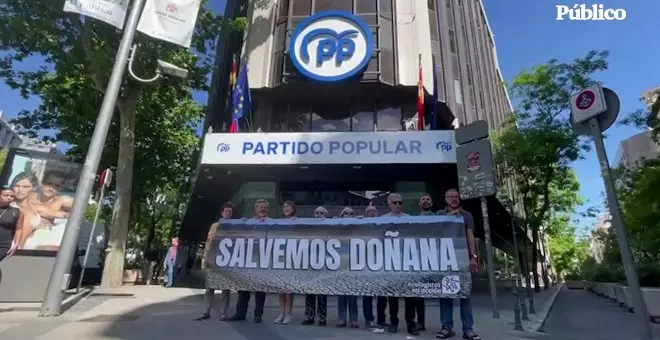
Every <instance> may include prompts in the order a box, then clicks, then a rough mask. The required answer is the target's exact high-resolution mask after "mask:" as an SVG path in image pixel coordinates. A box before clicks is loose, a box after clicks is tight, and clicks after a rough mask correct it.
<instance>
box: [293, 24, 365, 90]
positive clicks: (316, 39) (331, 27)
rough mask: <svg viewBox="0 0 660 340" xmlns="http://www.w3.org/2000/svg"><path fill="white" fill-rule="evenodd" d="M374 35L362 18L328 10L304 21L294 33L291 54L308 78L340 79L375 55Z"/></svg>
mask: <svg viewBox="0 0 660 340" xmlns="http://www.w3.org/2000/svg"><path fill="white" fill-rule="evenodd" d="M373 49H374V43H373V35H372V32H371V29H370V28H369V26H368V25H367V24H366V23H365V22H364V21H363V20H362V19H360V18H359V17H356V16H354V15H352V14H350V13H348V12H343V11H324V12H319V13H316V14H315V15H312V16H311V17H308V18H307V19H305V20H303V21H302V22H301V23H300V24H299V25H298V26H297V27H296V29H295V31H294V32H293V35H292V36H291V43H290V44H289V56H290V58H291V61H292V63H293V65H294V66H295V67H296V69H297V70H298V72H300V73H301V74H302V75H304V76H305V77H307V78H309V79H311V80H316V81H318V82H325V83H327V82H338V81H341V80H344V79H347V78H351V77H353V76H354V75H356V74H357V73H359V72H361V71H362V70H364V69H365V67H366V66H367V64H368V63H369V60H370V59H371V56H372V54H373Z"/></svg>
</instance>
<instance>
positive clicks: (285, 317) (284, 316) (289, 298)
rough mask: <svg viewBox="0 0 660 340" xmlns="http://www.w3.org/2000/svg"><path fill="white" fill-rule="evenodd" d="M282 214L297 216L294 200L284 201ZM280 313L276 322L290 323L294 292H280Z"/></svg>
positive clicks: (289, 216)
mask: <svg viewBox="0 0 660 340" xmlns="http://www.w3.org/2000/svg"><path fill="white" fill-rule="evenodd" d="M282 215H284V218H289V219H295V218H296V204H295V203H293V201H288V200H287V201H284V203H283V204H282ZM279 304H280V315H278V316H277V318H276V319H275V323H282V324H285V325H286V324H289V323H291V319H292V318H293V294H291V293H288V292H282V293H280V294H279Z"/></svg>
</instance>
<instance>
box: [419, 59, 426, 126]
mask: <svg viewBox="0 0 660 340" xmlns="http://www.w3.org/2000/svg"><path fill="white" fill-rule="evenodd" d="M424 111H425V110H424V80H423V78H422V55H421V54H420V55H419V80H418V81H417V130H419V131H422V130H424Z"/></svg>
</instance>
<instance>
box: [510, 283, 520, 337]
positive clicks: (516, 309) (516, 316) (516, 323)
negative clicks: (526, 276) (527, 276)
mask: <svg viewBox="0 0 660 340" xmlns="http://www.w3.org/2000/svg"><path fill="white" fill-rule="evenodd" d="M511 281H512V282H511V284H512V285H513V329H514V330H516V331H522V330H523V326H522V320H521V319H520V295H519V294H518V275H517V274H514V275H513V276H512V280H511Z"/></svg>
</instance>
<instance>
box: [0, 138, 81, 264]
mask: <svg viewBox="0 0 660 340" xmlns="http://www.w3.org/2000/svg"><path fill="white" fill-rule="evenodd" d="M81 169H82V165H80V164H76V163H71V162H68V161H67V160H66V159H64V158H63V157H62V156H58V155H52V154H48V153H43V152H34V151H29V150H22V149H12V150H11V151H10V153H9V155H8V156H7V160H6V162H5V165H4V168H3V170H2V176H1V179H0V181H1V184H2V185H3V186H4V187H7V188H10V189H11V190H12V191H13V193H14V201H13V202H12V206H15V207H17V208H19V209H20V210H21V213H22V214H23V217H24V218H23V226H22V227H23V235H22V237H21V240H20V245H19V249H21V250H39V251H55V252H56V251H58V250H59V247H60V243H61V242H62V237H63V236H64V229H65V227H66V222H67V218H68V217H69V211H70V210H71V207H72V206H73V196H74V192H75V190H76V186H77V184H78V177H79V175H80V171H81Z"/></svg>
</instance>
